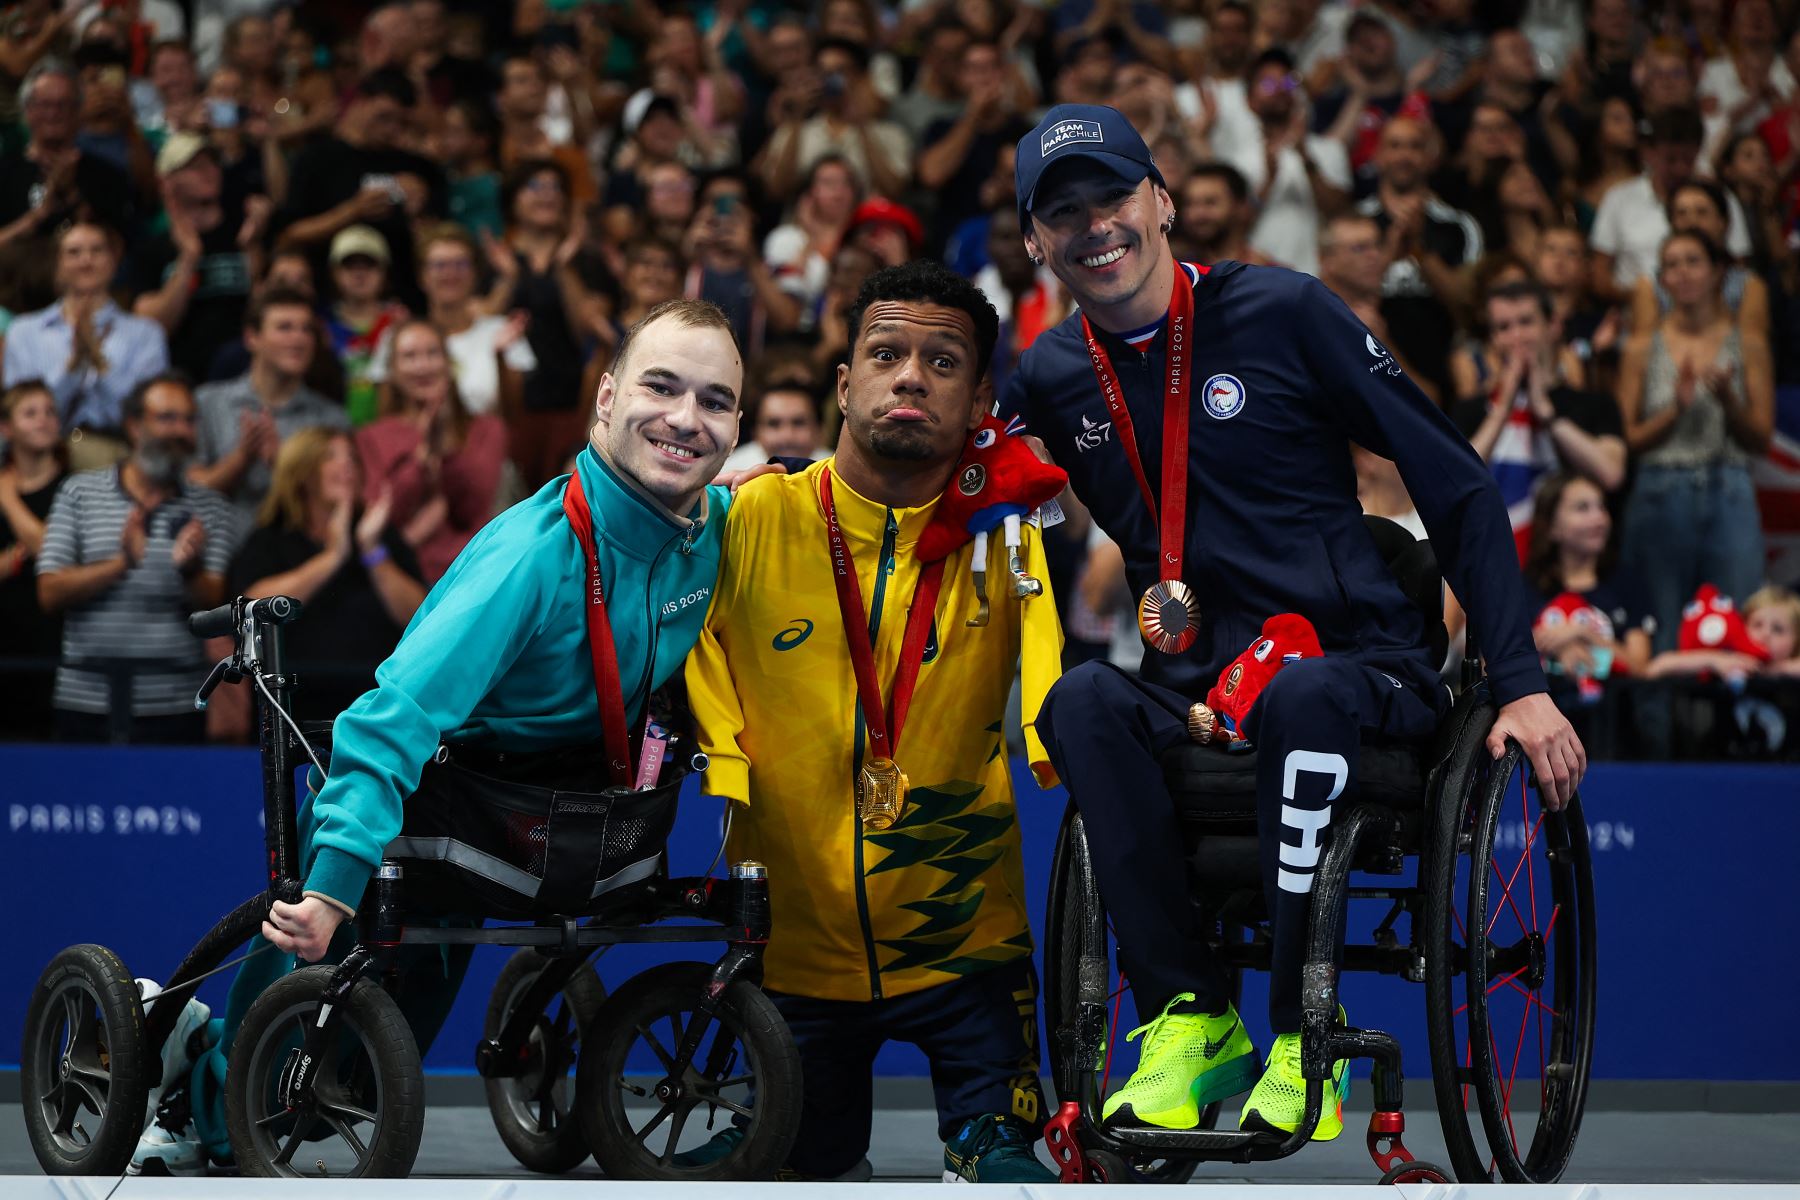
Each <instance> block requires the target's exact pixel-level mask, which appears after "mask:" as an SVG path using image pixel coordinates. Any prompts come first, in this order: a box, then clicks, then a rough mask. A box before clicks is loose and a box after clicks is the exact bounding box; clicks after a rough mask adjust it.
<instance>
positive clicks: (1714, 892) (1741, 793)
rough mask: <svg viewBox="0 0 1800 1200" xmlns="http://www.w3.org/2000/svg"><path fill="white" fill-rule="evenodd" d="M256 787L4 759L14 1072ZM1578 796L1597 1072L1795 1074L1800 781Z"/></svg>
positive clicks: (230, 767)
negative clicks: (89, 972) (1592, 910)
mask: <svg viewBox="0 0 1800 1200" xmlns="http://www.w3.org/2000/svg"><path fill="white" fill-rule="evenodd" d="M1014 774H1015V782H1016V786H1017V788H1018V793H1019V797H1020V802H1021V803H1020V807H1021V812H1022V818H1021V823H1022V825H1023V832H1024V845H1025V856H1026V878H1027V886H1028V890H1029V895H1030V900H1031V904H1032V908H1033V921H1034V928H1035V929H1037V930H1038V931H1039V933H1040V935H1041V933H1042V928H1043V927H1042V911H1043V901H1044V889H1045V885H1046V877H1047V873H1048V870H1049V862H1050V850H1051V845H1052V842H1053V840H1054V838H1055V835H1056V829H1057V826H1058V823H1059V821H1060V819H1061V815H1062V810H1063V794H1062V792H1061V791H1060V790H1059V791H1053V792H1040V791H1038V789H1037V787H1036V785H1035V784H1033V783H1032V782H1031V778H1030V774H1029V772H1028V771H1026V770H1025V768H1024V767H1023V765H1022V764H1020V763H1016V762H1015V764H1014ZM260 787H261V782H260V774H259V769H258V764H257V758H256V756H255V755H254V754H253V753H250V752H247V751H239V750H177V749H149V748H145V749H123V748H121V749H113V748H67V747H35V746H0V903H3V904H4V910H5V912H6V913H7V916H8V919H9V928H8V931H7V937H6V954H5V957H4V960H3V961H0V1063H5V1064H12V1063H16V1062H17V1061H18V1057H19V1036H20V1031H21V1028H22V1026H23V1023H24V1016H25V1008H26V1004H27V1003H28V1001H29V996H30V990H31V987H32V984H33V982H34V981H35V979H36V977H37V974H38V972H39V970H40V969H41V968H42V967H43V965H44V964H45V963H46V962H47V961H48V960H49V959H50V958H51V956H53V955H54V954H55V953H56V952H57V951H58V950H60V949H61V948H62V947H64V946H66V945H68V944H70V943H72V942H83V941H89V942H99V943H101V944H102V945H106V946H110V947H112V948H113V949H114V950H115V951H117V952H118V953H119V955H120V956H121V957H122V958H123V959H124V961H125V964H126V966H127V967H128V968H130V969H131V970H132V971H134V972H136V973H139V974H144V975H150V976H152V977H155V978H159V979H161V978H166V977H167V973H168V972H169V971H170V970H172V969H173V968H174V966H175V964H176V963H177V962H178V961H179V960H180V958H181V956H182V955H183V954H184V953H185V952H186V950H187V949H188V947H189V946H190V945H191V944H192V943H193V941H194V940H195V939H196V938H197V937H198V936H199V935H200V933H201V932H202V931H203V930H204V929H205V927H206V926H207V924H208V923H209V922H211V921H213V920H216V919H217V918H218V917H219V916H221V915H223V914H224V913H225V912H226V911H228V910H229V909H230V908H232V907H233V906H234V905H235V904H237V903H238V902H239V901H241V900H242V899H243V898H244V897H246V896H248V895H250V894H251V893H253V892H254V891H256V890H257V888H258V887H260V886H261V884H262V879H261V877H260V874H259V863H260V859H261V845H262V833H261V815H262V810H261V796H260ZM1583 793H1584V798H1585V801H1586V804H1587V809H1588V819H1589V822H1590V825H1591V828H1592V838H1593V845H1594V851H1595V853H1594V861H1595V875H1596V880H1597V887H1596V890H1597V894H1598V900H1599V920H1600V954H1601V958H1600V1004H1599V1038H1598V1043H1597V1054H1596V1061H1595V1073H1596V1075H1597V1076H1599V1077H1602V1078H1613V1079H1687V1078H1692V1079H1745V1080H1782V1079H1800V1040H1797V1039H1793V1038H1788V1037H1782V1036H1770V1034H1771V1032H1773V1031H1777V1030H1780V1029H1783V1028H1786V1026H1787V1022H1788V1019H1789V1014H1788V1012H1787V1010H1786V1007H1785V1004H1784V1001H1785V1000H1786V999H1787V998H1788V997H1790V996H1791V995H1792V994H1793V990H1794V986H1795V984H1796V983H1800V966H1797V965H1796V962H1795V958H1794V955H1793V953H1792V936H1791V932H1790V931H1789V929H1788V922H1787V919H1786V914H1787V913H1788V912H1789V910H1790V909H1791V907H1792V892H1791V888H1790V887H1789V886H1788V885H1787V884H1786V881H1787V880H1789V879H1791V878H1792V877H1793V875H1794V871H1795V867H1794V864H1793V855H1794V847H1795V846H1796V845H1800V805H1796V803H1795V799H1796V795H1797V794H1800V772H1796V771H1795V770H1793V769H1791V768H1778V767H1748V766H1689V765H1682V766H1660V765H1659V766H1651V765H1625V764H1603V765H1600V766H1598V767H1596V768H1595V770H1594V772H1593V775H1592V776H1591V778H1590V780H1589V782H1588V784H1587V786H1586V787H1585V788H1584V789H1583ZM718 815H719V814H718V808H717V806H716V802H714V801H712V800H708V799H703V798H699V797H698V796H696V795H693V794H692V791H691V790H690V795H689V796H688V797H687V799H686V800H684V803H683V811H682V815H681V819H680V821H679V823H678V825H677V827H676V831H675V835H674V839H673V842H672V845H671V861H672V863H673V867H674V870H675V871H676V872H677V873H698V872H699V871H701V870H704V869H705V867H706V864H707V863H708V862H710V861H711V860H712V857H713V854H714V852H715V850H716V849H717V847H718ZM1516 836H1522V830H1520V831H1519V833H1518V835H1516ZM1383 912H1384V908H1383V907H1382V906H1377V905H1368V906H1361V905H1359V906H1356V907H1353V909H1352V913H1351V918H1350V921H1351V924H1350V928H1351V931H1352V935H1353V936H1356V937H1366V936H1367V933H1368V930H1369V929H1370V928H1372V927H1373V925H1374V924H1375V923H1376V922H1377V921H1378V920H1379V919H1380V918H1381V916H1382V914H1383ZM506 953H507V952H506V951H503V950H493V949H485V950H482V951H481V952H480V953H478V954H477V955H476V956H475V964H474V966H473V968H472V969H471V971H470V973H469V981H468V984H467V986H466V987H465V988H464V992H463V995H462V997H461V998H460V999H459V1000H458V1002H457V1005H456V1009H455V1011H454V1012H453V1013H452V1015H451V1018H450V1021H449V1023H448V1024H447V1025H446V1027H445V1031H444V1033H443V1034H442V1035H441V1036H440V1037H439V1039H438V1042H437V1045H436V1046H435V1047H434V1048H433V1049H432V1051H431V1053H430V1055H429V1056H428V1058H427V1065H428V1066H430V1067H432V1068H434V1069H439V1070H450V1071H466V1070H468V1069H469V1068H470V1064H471V1058H470V1053H471V1049H472V1047H473V1046H474V1044H475V1041H476V1039H477V1038H478V1037H479V1035H480V1025H481V1016H482V1012H483V1010H484V1008H485V1005H486V1002H487V995H488V991H489V990H490V988H491V986H492V983H493V979H494V976H495V975H496V974H497V973H498V971H499V969H500V966H501V964H502V963H503V962H504V961H505V954H506ZM710 953H711V950H710V948H708V947H695V948H691V949H690V950H689V951H687V952H685V953H682V952H677V951H672V950H671V951H662V952H653V951H650V950H648V949H645V948H638V947H621V948H618V949H616V950H614V951H612V952H611V953H610V954H608V955H607V956H606V957H605V958H603V959H602V960H601V961H600V964H599V967H600V973H601V976H602V978H603V979H605V980H606V982H607V983H608V984H609V985H616V984H617V983H619V982H621V981H623V980H624V979H625V978H627V977H628V976H629V975H630V974H632V973H635V971H637V970H640V969H642V967H643V966H644V965H646V964H648V963H649V962H652V961H657V960H659V959H666V958H671V957H700V956H701V955H702V954H710ZM1260 982H1261V981H1260V980H1257V979H1253V980H1252V981H1251V983H1250V984H1249V986H1248V987H1247V989H1246V995H1245V1003H1244V1010H1245V1013H1246V1016H1247V1019H1248V1024H1249V1026H1250V1028H1251V1029H1252V1030H1254V1031H1257V1032H1258V1033H1259V1034H1260V1033H1261V1032H1262V1030H1263V1029H1264V1028H1265V1024H1264V1019H1263V1016H1262V1007H1263V1003H1264V996H1265V995H1266V993H1265V991H1264V990H1263V989H1262V988H1261V986H1260ZM221 984H222V981H213V982H212V983H210V984H209V985H208V987H207V988H206V989H205V990H204V991H203V993H202V995H203V998H206V999H209V1000H211V1001H213V1002H215V1003H216V1002H218V1001H219V1000H220V999H221V998H222V996H223V987H222V986H221ZM1345 999H1346V1003H1347V1004H1348V1006H1349V1008H1350V1012H1351V1014H1352V1017H1353V1019H1355V1020H1356V1021H1357V1022H1358V1023H1361V1024H1366V1025H1371V1026H1377V1027H1384V1028H1388V1029H1391V1030H1393V1031H1394V1032H1395V1033H1397V1034H1398V1035H1399V1036H1400V1038H1401V1041H1402V1044H1403V1045H1404V1046H1405V1048H1406V1051H1407V1055H1408V1058H1407V1069H1408V1072H1409V1073H1410V1074H1415V1075H1424V1074H1427V1073H1428V1071H1429V1064H1428V1061H1427V1059H1426V1048H1425V1047H1426V1042H1425V1022H1424V1015H1423V991H1422V989H1420V988H1418V987H1415V986H1413V985H1411V984H1407V983H1404V982H1402V981H1399V980H1394V979H1376V978H1373V977H1364V976H1352V977H1350V978H1349V980H1348V982H1347V983H1346V986H1345ZM1672 1015H1679V1016H1677V1018H1676V1025H1677V1027H1680V1026H1682V1025H1684V1024H1685V1023H1686V1022H1689V1021H1693V1020H1698V1021H1700V1022H1701V1025H1700V1027H1702V1028H1704V1029H1705V1031H1706V1034H1705V1036H1704V1037H1700V1038H1695V1037H1688V1036H1681V1035H1676V1036H1671V1029H1670V1019H1671V1016H1672ZM1124 1019H1127V1020H1129V1014H1126V1015H1125V1018H1124ZM1264 1040H1266V1039H1262V1038H1260V1037H1259V1043H1260V1042H1261V1041H1264ZM876 1069H877V1070H878V1071H879V1072H881V1073H882V1074H890V1075H905V1074H920V1073H923V1070H924V1063H923V1060H922V1059H921V1058H920V1057H919V1056H918V1054H917V1053H916V1052H915V1051H913V1050H912V1049H911V1048H910V1047H889V1048H888V1049H887V1050H886V1051H884V1053H883V1054H882V1056H881V1057H880V1058H879V1059H877V1062H876Z"/></svg>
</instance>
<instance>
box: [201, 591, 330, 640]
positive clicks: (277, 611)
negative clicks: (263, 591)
mask: <svg viewBox="0 0 1800 1200" xmlns="http://www.w3.org/2000/svg"><path fill="white" fill-rule="evenodd" d="M305 607H306V606H305V605H303V604H301V603H300V601H298V600H295V599H294V598H293V597H291V596H264V597H263V598H262V599H260V600H246V599H244V598H242V597H239V598H238V599H236V600H233V601H231V602H230V603H228V604H221V605H219V607H217V608H209V609H207V610H206V611H205V612H197V613H193V614H191V615H190V616H189V617H188V631H189V632H190V633H192V634H193V635H194V636H195V637H198V638H214V637H230V636H231V635H232V634H233V633H235V632H236V631H237V627H238V623H239V622H240V621H242V620H243V619H244V617H245V616H248V617H249V618H250V620H251V621H253V622H255V623H256V624H258V625H286V624H288V623H289V622H290V621H294V620H297V619H298V618H299V616H300V614H301V612H302V611H304V609H305Z"/></svg>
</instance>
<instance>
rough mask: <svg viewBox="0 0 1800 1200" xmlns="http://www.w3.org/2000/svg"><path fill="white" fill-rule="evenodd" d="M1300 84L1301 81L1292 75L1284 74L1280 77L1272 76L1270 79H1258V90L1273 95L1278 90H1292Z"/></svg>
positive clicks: (1266, 94)
mask: <svg viewBox="0 0 1800 1200" xmlns="http://www.w3.org/2000/svg"><path fill="white" fill-rule="evenodd" d="M1299 86H1300V81H1299V80H1298V79H1296V78H1295V77H1294V76H1292V75H1283V76H1280V77H1279V78H1274V77H1271V78H1269V79H1259V80H1257V81H1256V90H1257V91H1259V92H1261V93H1262V94H1263V95H1265V96H1272V95H1274V94H1275V93H1276V92H1291V91H1293V90H1294V89H1295V88H1297V87H1299Z"/></svg>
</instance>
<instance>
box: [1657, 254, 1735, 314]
mask: <svg viewBox="0 0 1800 1200" xmlns="http://www.w3.org/2000/svg"><path fill="white" fill-rule="evenodd" d="M1660 262H1661V264H1662V271H1661V278H1662V285H1663V288H1664V290H1666V291H1667V292H1668V293H1669V298H1670V299H1671V300H1673V301H1674V302H1675V303H1676V304H1680V305H1688V306H1692V305H1695V304H1699V303H1701V302H1703V301H1704V300H1705V299H1706V298H1707V297H1708V296H1717V295H1718V292H1719V285H1720V282H1721V281H1722V280H1723V278H1724V274H1725V272H1724V268H1722V267H1720V266H1718V265H1716V264H1715V263H1714V262H1713V260H1712V258H1711V256H1710V255H1708V254H1707V252H1706V247H1704V246H1702V245H1701V244H1700V243H1699V242H1698V241H1696V240H1695V239H1693V238H1691V237H1670V238H1669V239H1668V240H1667V241H1666V242H1664V243H1663V248H1662V255H1661V259H1660Z"/></svg>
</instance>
